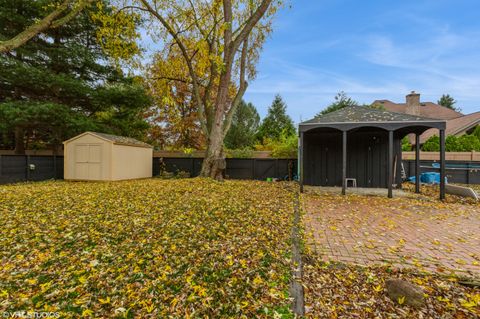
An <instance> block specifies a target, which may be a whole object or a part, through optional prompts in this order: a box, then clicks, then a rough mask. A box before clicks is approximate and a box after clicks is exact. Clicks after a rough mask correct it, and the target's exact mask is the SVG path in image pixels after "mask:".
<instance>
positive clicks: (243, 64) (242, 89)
mask: <svg viewBox="0 0 480 319" xmlns="http://www.w3.org/2000/svg"><path fill="white" fill-rule="evenodd" d="M247 55H248V38H247V39H245V41H243V47H242V55H241V56H240V87H239V88H238V91H237V94H236V95H235V98H234V99H233V102H232V105H231V106H230V110H228V112H227V115H226V116H225V125H224V129H223V136H224V137H225V136H226V135H227V133H228V130H229V129H230V125H231V124H232V119H233V115H234V114H235V112H236V110H237V107H238V104H239V103H240V101H241V100H242V98H243V95H244V94H245V91H246V90H247V87H248V83H247V81H246V80H245V77H246V76H245V75H246V68H247Z"/></svg>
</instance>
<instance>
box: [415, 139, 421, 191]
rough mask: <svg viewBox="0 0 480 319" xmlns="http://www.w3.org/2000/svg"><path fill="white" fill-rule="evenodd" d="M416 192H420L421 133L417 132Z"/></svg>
mask: <svg viewBox="0 0 480 319" xmlns="http://www.w3.org/2000/svg"><path fill="white" fill-rule="evenodd" d="M415 193H417V194H420V134H418V133H415Z"/></svg>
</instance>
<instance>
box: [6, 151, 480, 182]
mask: <svg viewBox="0 0 480 319" xmlns="http://www.w3.org/2000/svg"><path fill="white" fill-rule="evenodd" d="M202 160H203V159H202V158H179V157H178V158H169V157H164V158H159V157H154V158H153V165H152V173H153V176H158V175H159V174H160V172H161V171H167V172H172V173H176V172H179V171H185V172H188V173H189V174H190V176H198V175H199V174H200V169H201V167H202ZM403 163H404V168H405V173H406V174H407V176H413V175H414V174H415V161H413V160H404V161H403ZM432 163H434V161H420V166H421V168H420V170H421V172H422V173H423V172H429V171H438V169H436V168H434V167H432ZM446 163H447V169H446V171H447V178H448V181H449V182H451V183H462V184H480V162H460V161H447V162H446ZM30 164H33V165H34V169H30V168H29V166H30ZM297 165H298V163H297V160H296V159H273V158H272V159H263V158H227V169H226V172H225V173H226V177H227V178H231V179H257V180H265V179H266V178H269V177H272V178H279V179H289V178H296V175H297ZM32 168H33V167H32ZM47 179H63V156H39V155H30V156H28V155H0V184H6V183H15V182H23V181H41V180H47Z"/></svg>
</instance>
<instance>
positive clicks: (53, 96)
mask: <svg viewBox="0 0 480 319" xmlns="http://www.w3.org/2000/svg"><path fill="white" fill-rule="evenodd" d="M50 2H51V1H50ZM48 3H49V1H48V0H45V1H34V2H32V1H29V0H0V39H8V38H11V37H12V36H14V35H15V34H18V33H19V32H21V30H23V29H25V28H26V27H27V26H29V25H31V24H32V23H33V22H34V21H35V19H37V18H39V17H42V16H43V15H44V10H45V6H46V5H48ZM90 10H96V9H95V8H91V9H89V10H87V11H84V12H82V13H80V14H79V15H78V16H77V17H76V18H74V19H73V20H71V22H70V23H69V24H68V25H65V26H63V27H61V28H55V29H50V30H48V31H46V32H45V33H43V34H41V35H38V36H36V37H34V38H33V39H32V40H31V41H29V42H27V43H26V44H25V45H22V46H20V47H19V48H17V49H16V50H14V51H10V52H7V53H2V54H0V122H3V125H1V126H0V130H1V134H2V137H3V138H2V140H0V143H2V144H1V147H2V148H15V150H16V152H17V153H20V154H21V153H23V152H24V149H25V148H26V147H42V148H44V147H53V148H58V147H59V146H60V145H61V142H62V141H63V140H65V139H68V138H70V137H72V136H73V135H75V134H78V133H80V132H83V131H85V130H98V131H103V132H107V133H114V134H121V135H128V136H133V137H141V136H142V134H143V132H144V130H146V128H147V127H148V126H147V124H146V122H145V121H144V119H143V117H142V113H143V111H144V110H145V109H146V107H148V105H149V98H148V96H147V95H146V93H145V90H144V88H143V85H142V84H141V83H140V82H139V81H138V80H137V79H133V78H128V77H126V76H124V75H123V74H122V72H121V71H119V70H118V69H116V68H114V67H113V66H111V65H109V63H108V56H106V55H105V54H104V53H103V51H102V49H101V47H100V45H99V44H98V43H97V33H96V30H97V29H98V27H99V26H98V25H96V24H95V23H94V22H93V21H92V20H91V18H90V13H91V11H90ZM12 141H15V143H12Z"/></svg>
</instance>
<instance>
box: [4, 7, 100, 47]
mask: <svg viewBox="0 0 480 319" xmlns="http://www.w3.org/2000/svg"><path fill="white" fill-rule="evenodd" d="M74 2H75V1H74V0H65V1H63V2H62V4H60V5H59V6H58V7H57V8H56V9H55V10H54V11H53V12H51V13H50V14H48V15H47V16H45V17H44V18H43V19H41V20H40V21H38V22H37V23H34V24H32V25H31V26H29V27H28V28H26V29H25V30H24V31H22V32H20V33H19V34H17V35H16V36H14V37H13V38H11V39H9V40H6V41H0V53H3V52H8V51H11V50H14V49H16V48H18V47H20V46H22V45H24V44H25V43H27V42H28V41H29V40H30V39H32V38H33V37H35V36H36V35H38V34H39V33H42V32H44V31H45V30H47V29H49V28H58V27H60V26H62V25H64V24H65V23H67V22H69V21H70V20H72V19H73V18H74V17H76V16H77V15H78V14H79V13H80V12H81V11H82V10H83V9H85V7H86V6H87V5H89V4H90V3H92V2H93V0H80V2H79V3H78V5H77V6H76V7H75V8H73V9H72V10H71V11H70V12H69V13H67V14H66V15H65V16H64V17H62V18H59V19H57V18H58V17H60V16H61V15H62V14H63V13H65V12H66V11H67V10H68V8H69V6H70V5H71V4H73V3H74Z"/></svg>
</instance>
